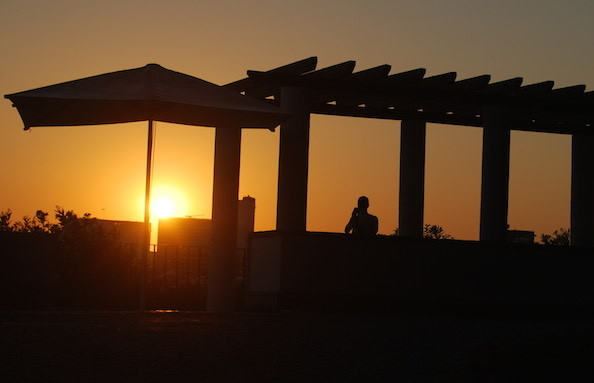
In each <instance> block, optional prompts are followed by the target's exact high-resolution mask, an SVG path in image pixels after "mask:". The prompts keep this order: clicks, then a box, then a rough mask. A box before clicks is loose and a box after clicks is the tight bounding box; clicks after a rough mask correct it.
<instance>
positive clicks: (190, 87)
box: [5, 64, 286, 129]
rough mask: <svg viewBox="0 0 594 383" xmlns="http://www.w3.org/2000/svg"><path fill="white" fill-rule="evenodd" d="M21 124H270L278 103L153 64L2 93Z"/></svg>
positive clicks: (274, 120) (275, 118)
mask: <svg viewBox="0 0 594 383" xmlns="http://www.w3.org/2000/svg"><path fill="white" fill-rule="evenodd" d="M5 97H6V98H8V99H10V100H11V101H12V102H13V105H14V106H15V107H16V108H17V109H18V111H19V113H20V115H21V118H22V119H23V122H24V124H25V129H29V128H30V127H33V126H63V125H97V124H112V123H122V122H134V121H144V120H155V121H164V122H172V123H178V124H186V125H200V126H219V127H220V126H237V127H257V128H268V129H272V128H274V127H275V126H277V125H278V124H279V123H280V121H281V120H282V119H284V118H285V117H286V115H285V114H283V113H281V111H280V109H278V108H277V107H275V106H273V105H269V104H266V103H263V102H261V101H259V100H255V99H253V98H251V97H247V96H244V95H241V94H239V92H236V91H233V90H231V89H225V88H223V87H221V86H218V85H215V84H212V83H210V82H207V81H204V80H201V79H199V78H196V77H192V76H189V75H186V74H182V73H179V72H175V71H172V70H169V69H166V68H163V67H161V66H160V65H157V64H148V65H146V66H144V67H141V68H136V69H129V70H123V71H118V72H113V73H107V74H102V75H98V76H93V77H87V78H83V79H79V80H74V81H69V82H64V83H61V84H56V85H51V86H46V87H43V88H38V89H33V90H28V91H24V92H20V93H14V94H10V95H6V96H5Z"/></svg>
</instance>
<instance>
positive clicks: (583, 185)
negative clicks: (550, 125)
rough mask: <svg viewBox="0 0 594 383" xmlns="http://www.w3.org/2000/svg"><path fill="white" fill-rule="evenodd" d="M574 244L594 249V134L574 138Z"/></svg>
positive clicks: (572, 165)
mask: <svg viewBox="0 0 594 383" xmlns="http://www.w3.org/2000/svg"><path fill="white" fill-rule="evenodd" d="M570 225H571V227H570V229H571V230H570V236H571V240H570V241H571V245H572V246H594V135H591V134H574V135H573V136H572V137H571V224H570Z"/></svg>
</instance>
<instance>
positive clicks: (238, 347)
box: [0, 311, 594, 382]
mask: <svg viewBox="0 0 594 383" xmlns="http://www.w3.org/2000/svg"><path fill="white" fill-rule="evenodd" d="M0 313H1V317H0V339H2V341H1V346H0V347H1V348H0V352H1V354H0V355H2V357H1V358H0V373H1V374H0V379H1V380H2V381H3V382H27V381H60V382H120V381H121V382H162V381H167V382H185V381H194V382H246V381H255V382H344V381H359V382H526V381H559V382H570V381H571V382H581V381H583V382H592V381H594V372H593V366H594V325H593V323H592V320H591V318H573V319H572V318H563V319H559V318H556V319H554V318H548V319H542V318H541V319H538V318H535V317H529V316H522V317H521V318H513V317H499V318H493V317H485V316H469V315H465V316H453V315H439V316H437V315H417V316H411V315H398V314H362V313H340V314H337V313H308V312H289V311H284V312H278V313H234V314H226V315H218V314H211V313H204V312H142V313H139V312H63V311H61V312H15V311H5V312H0Z"/></svg>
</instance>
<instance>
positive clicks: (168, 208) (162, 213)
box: [151, 197, 175, 218]
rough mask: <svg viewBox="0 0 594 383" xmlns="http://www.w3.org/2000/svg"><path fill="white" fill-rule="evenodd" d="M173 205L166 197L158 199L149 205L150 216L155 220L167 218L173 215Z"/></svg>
mask: <svg viewBox="0 0 594 383" xmlns="http://www.w3.org/2000/svg"><path fill="white" fill-rule="evenodd" d="M174 212H175V203H174V202H173V201H172V200H171V199H170V198H168V197H158V198H155V199H153V201H152V203H151V215H152V216H153V217H155V218H169V217H171V216H173V215H174Z"/></svg>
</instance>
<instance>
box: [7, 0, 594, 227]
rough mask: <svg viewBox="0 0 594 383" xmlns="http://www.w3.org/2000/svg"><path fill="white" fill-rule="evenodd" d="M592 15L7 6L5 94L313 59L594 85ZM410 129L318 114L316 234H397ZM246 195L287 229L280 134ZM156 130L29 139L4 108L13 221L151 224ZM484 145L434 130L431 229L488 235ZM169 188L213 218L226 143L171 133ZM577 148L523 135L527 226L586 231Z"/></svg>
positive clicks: (506, 8) (376, 8)
mask: <svg viewBox="0 0 594 383" xmlns="http://www.w3.org/2000/svg"><path fill="white" fill-rule="evenodd" d="M592 15H594V2H591V1H542V0H541V1H449V2H443V1H369V0H367V1H324V2H320V1H308V0H300V1H278V0H277V1H259V0H253V1H250V2H244V1H221V0H219V1H168V2H163V1H147V0H144V1H125V0H119V1H110V0H103V1H101V2H99V1H97V2H91V1H80V0H78V1H64V0H62V1H59V0H58V1H43V0H37V1H30V0H18V1H6V0H0V49H1V51H2V60H0V93H1V94H2V95H4V94H9V93H14V92H18V91H22V90H27V89H31V88H36V87H40V86H45V85H50V84H54V83H57V82H63V81H69V80H73V79H76V78H80V77H85V76H91V75H96V74H100V73H104V72H109V71H116V70H121V69H129V68H134V67H140V66H143V65H145V64H147V63H150V62H156V63H159V64H161V65H163V66H164V67H166V68H169V69H172V70H176V71H180V72H184V73H187V74H191V75H193V76H197V77H200V78H203V79H205V80H207V81H211V82H214V83H217V84H225V83H227V82H231V81H234V80H237V79H240V78H243V77H245V75H246V70H248V69H255V70H267V69H271V68H274V67H277V66H280V65H284V64H287V63H290V62H293V61H297V60H300V59H303V58H307V57H310V56H318V57H319V65H318V68H322V67H324V66H329V65H333V64H337V63H339V62H342V61H346V60H356V61H357V67H356V70H363V69H366V68H369V67H373V66H377V65H381V64H391V65H392V73H397V72H401V71H406V70H410V69H414V68H418V67H423V68H427V75H428V76H431V75H436V74H441V73H444V72H449V71H455V72H457V73H458V79H464V78H468V77H473V76H477V75H481V74H491V75H492V80H493V81H500V80H505V79H508V78H511V77H516V76H520V77H523V78H524V79H525V81H524V84H530V83H534V82H540V81H545V80H554V81H555V87H563V86H569V85H577V84H585V85H586V86H587V90H593V88H594V81H593V80H594V78H593V74H594V52H593V50H592V47H591V46H592V37H594V26H593V23H592V21H591V17H592ZM399 135H400V128H399V122H397V121H380V120H365V119H355V118H337V117H324V116H313V117H312V130H311V151H310V164H311V167H310V189H309V219H308V229H309V230H319V231H342V229H343V228H344V224H345V223H346V220H347V218H348V216H349V214H350V211H351V209H352V207H353V206H354V204H355V202H356V197H357V196H358V195H361V194H366V195H368V196H369V197H370V200H371V207H370V211H371V212H372V213H374V214H376V215H378V217H379V219H380V232H382V233H391V232H392V230H393V229H394V228H395V227H396V226H397V220H396V217H397V212H398V166H399V165H398V158H399V145H400V143H399ZM243 138H244V140H243V157H242V170H241V186H240V189H241V190H240V196H242V195H246V194H250V195H252V196H253V197H255V198H256V201H257V210H256V228H257V229H260V230H265V229H273V228H274V226H275V217H276V213H275V212H276V180H277V161H278V132H276V133H270V132H267V131H247V132H245V133H244V136H243ZM145 142H146V124H143V123H139V124H126V125H114V126H98V127H60V128H35V129H33V130H32V132H24V131H23V130H22V122H21V121H20V118H19V116H18V113H17V111H16V110H15V109H13V108H12V107H11V105H10V102H9V101H8V100H4V101H3V102H1V103H0V143H1V144H2V157H3V158H2V165H0V175H1V177H2V188H1V189H0V210H5V209H8V208H11V209H12V210H13V211H14V215H15V217H16V218H17V219H20V217H22V216H23V215H33V214H34V212H35V210H36V209H43V210H46V211H51V210H53V207H54V206H55V205H56V204H58V205H62V206H64V207H65V208H67V209H74V210H75V211H77V212H78V213H80V214H82V213H83V212H90V213H92V214H93V215H95V216H97V217H100V218H107V219H131V220H141V219H142V195H143V188H144V163H145V151H146V147H145V145H146V143H145ZM481 142H482V131H481V129H479V128H470V127H452V126H440V125H430V126H429V129H428V136H427V172H426V212H425V221H426V222H427V223H436V224H441V225H443V226H444V227H445V229H446V231H448V232H450V233H451V234H453V235H454V236H455V237H456V238H461V239H477V237H478V222H479V206H480V169H481V145H482V143H481ZM156 145H157V147H156V158H155V181H154V184H155V186H158V185H163V184H170V185H173V186H175V187H177V188H179V189H180V190H182V191H183V193H184V194H185V195H186V197H187V199H188V201H187V204H188V211H187V212H186V213H185V214H188V215H193V216H202V217H209V216H210V209H211V205H210V204H211V192H212V166H213V162H212V156H213V148H214V131H213V130H212V129H210V128H199V127H187V126H175V125H169V124H164V123H158V124H157V140H156ZM570 149H571V144H570V138H569V137H568V136H561V135H549V134H535V133H521V132H514V133H513V134H512V148H511V161H512V169H511V179H510V184H511V185H510V214H509V223H510V226H511V227H512V228H516V229H527V230H535V231H536V232H537V233H543V232H552V231H553V230H554V229H556V228H559V227H561V226H564V227H567V226H568V225H569V182H570V174H569V170H570V162H569V160H570Z"/></svg>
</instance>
